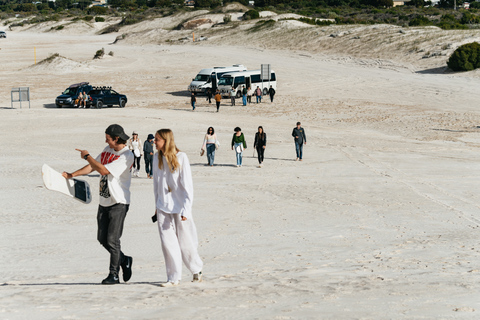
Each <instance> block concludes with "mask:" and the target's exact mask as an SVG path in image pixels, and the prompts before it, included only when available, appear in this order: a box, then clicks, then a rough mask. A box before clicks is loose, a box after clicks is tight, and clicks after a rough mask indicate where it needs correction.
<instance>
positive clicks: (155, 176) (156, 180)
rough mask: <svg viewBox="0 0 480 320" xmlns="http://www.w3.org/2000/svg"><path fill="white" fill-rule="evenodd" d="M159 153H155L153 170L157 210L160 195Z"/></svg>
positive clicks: (154, 196)
mask: <svg viewBox="0 0 480 320" xmlns="http://www.w3.org/2000/svg"><path fill="white" fill-rule="evenodd" d="M159 170H160V169H159V168H158V153H155V154H154V155H153V163H152V171H153V198H154V200H155V210H156V209H157V197H158V171H159Z"/></svg>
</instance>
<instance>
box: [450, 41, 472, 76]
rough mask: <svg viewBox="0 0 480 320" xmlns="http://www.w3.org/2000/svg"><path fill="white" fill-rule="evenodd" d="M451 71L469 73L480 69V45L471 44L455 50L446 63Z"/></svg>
mask: <svg viewBox="0 0 480 320" xmlns="http://www.w3.org/2000/svg"><path fill="white" fill-rule="evenodd" d="M447 66H448V67H449V68H450V69H452V70H453V71H470V70H473V69H477V68H479V67H480V44H479V43H478V42H472V43H467V44H464V45H462V46H460V47H458V48H457V50H455V51H454V52H453V53H452V55H451V56H450V58H449V59H448V61H447Z"/></svg>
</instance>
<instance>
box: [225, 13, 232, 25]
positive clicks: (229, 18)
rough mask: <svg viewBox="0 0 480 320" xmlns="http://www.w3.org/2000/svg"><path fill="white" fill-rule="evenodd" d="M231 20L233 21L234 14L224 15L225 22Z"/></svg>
mask: <svg viewBox="0 0 480 320" xmlns="http://www.w3.org/2000/svg"><path fill="white" fill-rule="evenodd" d="M229 22H232V16H231V15H229V14H227V15H225V16H224V17H223V23H225V24H227V23H229Z"/></svg>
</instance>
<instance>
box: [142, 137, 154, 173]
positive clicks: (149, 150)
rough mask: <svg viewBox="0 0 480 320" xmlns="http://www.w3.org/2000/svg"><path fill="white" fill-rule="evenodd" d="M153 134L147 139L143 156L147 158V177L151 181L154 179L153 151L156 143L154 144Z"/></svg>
mask: <svg viewBox="0 0 480 320" xmlns="http://www.w3.org/2000/svg"><path fill="white" fill-rule="evenodd" d="M153 138H154V137H153V134H151V133H150V134H149V135H148V137H147V141H145V142H144V143H143V154H144V156H145V158H144V159H145V171H146V172H147V177H148V178H149V179H152V178H153V172H152V169H153V168H152V166H153V153H154V152H153V151H154V143H153Z"/></svg>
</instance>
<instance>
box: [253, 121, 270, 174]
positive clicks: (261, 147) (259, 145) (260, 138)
mask: <svg viewBox="0 0 480 320" xmlns="http://www.w3.org/2000/svg"><path fill="white" fill-rule="evenodd" d="M253 147H254V148H255V149H256V150H257V156H258V167H259V168H261V167H262V166H263V159H264V154H265V148H266V147H267V134H266V133H265V131H263V127H262V126H260V127H258V131H257V133H255V142H254V143H253Z"/></svg>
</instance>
